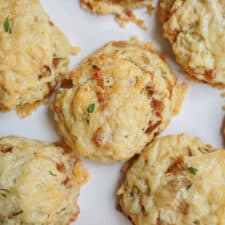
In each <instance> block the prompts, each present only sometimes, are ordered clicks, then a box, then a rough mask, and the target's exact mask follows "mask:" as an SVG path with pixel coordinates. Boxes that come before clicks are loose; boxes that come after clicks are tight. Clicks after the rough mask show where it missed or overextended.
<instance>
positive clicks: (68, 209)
mask: <svg viewBox="0 0 225 225" xmlns="http://www.w3.org/2000/svg"><path fill="white" fill-rule="evenodd" d="M68 150H69V149H68V148H65V149H64V148H63V147H60V146H59V145H58V144H55V145H54V144H47V143H43V142H40V141H34V140H30V139H25V138H22V137H12V136H11V137H4V138H0V224H2V225H10V224H17V225H28V224H29V225H42V224H49V225H69V224H70V223H71V222H72V221H73V220H75V219H76V217H77V216H78V214H79V207H78V206H77V198H78V195H79V189H80V186H81V185H82V183H83V182H84V181H85V180H86V178H87V171H86V170H85V169H84V167H83V166H82V164H81V162H80V161H79V160H78V159H77V158H76V157H75V156H74V155H73V153H69V151H68Z"/></svg>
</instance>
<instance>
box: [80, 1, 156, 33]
mask: <svg viewBox="0 0 225 225" xmlns="http://www.w3.org/2000/svg"><path fill="white" fill-rule="evenodd" d="M81 6H82V7H83V8H84V9H86V10H89V11H91V12H93V13H96V14H99V15H105V14H111V13H112V14H114V15H115V19H116V21H117V22H118V23H119V25H120V26H122V27H124V26H125V25H126V23H127V22H133V23H135V24H136V25H138V26H139V27H142V28H144V29H145V28H146V27H145V25H144V21H143V20H140V19H137V18H136V17H135V15H134V14H133V13H132V11H131V10H132V9H136V8H143V7H147V8H148V11H149V12H151V11H152V10H153V9H154V8H153V0H138V1H137V0H98V1H96V0H81Z"/></svg>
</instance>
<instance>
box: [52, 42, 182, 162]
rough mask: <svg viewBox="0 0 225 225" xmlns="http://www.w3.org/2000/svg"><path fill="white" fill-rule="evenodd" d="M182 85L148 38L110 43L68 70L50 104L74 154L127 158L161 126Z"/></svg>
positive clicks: (179, 100)
mask: <svg viewBox="0 0 225 225" xmlns="http://www.w3.org/2000/svg"><path fill="white" fill-rule="evenodd" d="M185 90H186V85H184V84H183V85H179V84H178V82H177V79H176V77H175V76H174V75H173V73H172V72H171V70H170V68H169V67H168V65H167V64H166V63H165V62H164V61H163V60H162V59H161V58H160V56H159V55H158V53H157V52H156V51H155V50H153V48H152V46H151V45H150V44H149V43H143V42H140V41H138V40H136V39H133V40H130V41H119V42H110V43H108V44H106V45H105V46H104V47H103V48H101V49H99V50H97V51H96V52H95V53H94V54H93V55H91V56H89V57H88V58H87V59H85V60H84V61H83V62H82V63H81V64H80V66H78V67H77V68H75V69H74V70H73V71H72V72H71V73H70V80H65V81H64V82H63V84H62V88H60V89H59V90H58V92H57V94H56V99H55V102H54V104H53V107H52V108H53V112H54V117H55V120H56V122H57V125H58V128H59V131H60V133H61V135H62V136H63V137H64V139H65V141H66V142H67V144H68V145H69V146H71V147H72V148H73V149H74V150H75V152H76V153H77V154H78V155H81V156H84V157H87V158H90V159H95V160H98V161H102V162H108V161H125V160H127V159H129V158H131V157H132V156H133V155H135V154H136V153H139V152H140V151H141V150H142V149H143V148H144V147H145V145H146V144H147V143H149V142H151V141H152V139H153V138H154V137H155V136H156V135H157V134H158V133H159V132H161V131H162V130H164V129H165V127H166V126H167V124H168V123H169V121H170V119H171V118H172V116H173V115H175V114H176V113H177V112H178V111H179V108H180V106H181V103H182V100H183V96H184V93H185Z"/></svg>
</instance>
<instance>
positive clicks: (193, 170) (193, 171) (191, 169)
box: [184, 167, 198, 175]
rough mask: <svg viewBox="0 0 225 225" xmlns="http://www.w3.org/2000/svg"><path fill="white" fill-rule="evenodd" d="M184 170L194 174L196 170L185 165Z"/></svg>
mask: <svg viewBox="0 0 225 225" xmlns="http://www.w3.org/2000/svg"><path fill="white" fill-rule="evenodd" d="M184 169H185V170H187V171H189V172H190V173H191V174H193V175H196V174H197V172H198V170H197V169H196V168H194V167H185V168H184Z"/></svg>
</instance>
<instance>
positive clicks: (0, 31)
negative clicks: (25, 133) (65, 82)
mask: <svg viewBox="0 0 225 225" xmlns="http://www.w3.org/2000/svg"><path fill="white" fill-rule="evenodd" d="M69 54H70V45H69V42H68V40H67V38H66V37H65V36H64V35H63V34H62V33H61V31H59V30H58V28H56V27H55V25H54V24H53V23H52V22H51V20H50V18H49V17H48V16H47V15H46V13H45V12H44V10H43V8H42V7H41V5H40V2H39V0H20V1H17V0H7V1H5V0H0V110H1V111H8V110H11V109H14V108H17V109H21V108H23V107H25V106H26V107H27V109H28V108H29V105H30V104H34V105H35V103H37V102H38V101H42V100H43V99H44V98H45V97H46V96H47V95H48V94H49V92H50V91H51V90H52V89H53V87H54V86H55V84H56V80H57V79H59V77H60V75H63V74H65V73H66V72H67V66H68V63H69ZM20 111H22V110H20ZM27 113H28V112H27ZM25 115H26V112H23V113H21V116H25Z"/></svg>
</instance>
